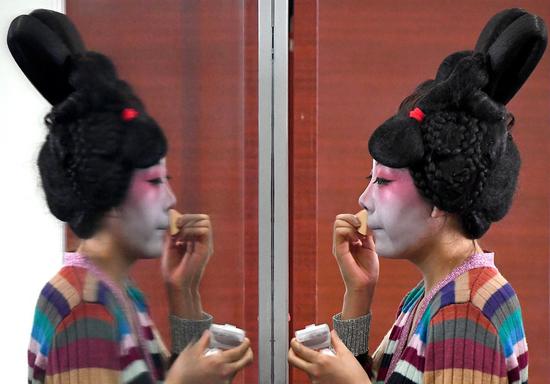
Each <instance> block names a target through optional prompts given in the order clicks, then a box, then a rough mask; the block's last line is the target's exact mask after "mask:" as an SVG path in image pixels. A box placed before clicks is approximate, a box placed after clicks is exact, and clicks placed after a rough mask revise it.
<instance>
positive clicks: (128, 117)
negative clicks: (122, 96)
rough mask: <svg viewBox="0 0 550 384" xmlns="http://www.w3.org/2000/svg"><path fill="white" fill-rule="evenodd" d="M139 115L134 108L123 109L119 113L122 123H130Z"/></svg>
mask: <svg viewBox="0 0 550 384" xmlns="http://www.w3.org/2000/svg"><path fill="white" fill-rule="evenodd" d="M138 115H139V112H138V111H136V110H135V109H134V108H124V109H123V110H122V112H121V113H120V116H121V117H122V120H123V121H132V120H134V119H135V118H136V117H137V116H138Z"/></svg>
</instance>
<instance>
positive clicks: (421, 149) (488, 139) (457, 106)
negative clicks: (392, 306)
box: [369, 9, 547, 239]
mask: <svg viewBox="0 0 550 384" xmlns="http://www.w3.org/2000/svg"><path fill="white" fill-rule="evenodd" d="M546 42H547V32H546V28H545V26H544V22H543V21H542V19H540V18H539V17H538V16H535V15H531V14H529V13H527V12H526V11H524V10H521V9H509V10H505V11H502V12H500V13H498V14H497V15H495V16H494V17H493V18H491V20H489V22H488V24H487V25H486V27H485V28H484V29H483V31H482V32H481V34H480V36H479V39H478V42H477V45H476V47H475V49H474V50H473V51H460V52H455V53H453V54H451V55H449V56H448V57H447V58H446V59H445V60H444V61H443V62H442V64H441V65H440V67H439V69H438V71H437V74H436V77H435V79H434V80H428V81H425V82H423V83H422V84H420V85H419V86H418V87H417V88H416V90H415V91H414V92H413V94H412V95H410V96H409V97H407V98H406V99H405V100H404V101H403V102H402V103H401V106H400V107H399V110H398V112H397V114H396V115H395V116H393V117H391V118H390V119H388V120H387V121H386V122H384V123H383V124H382V125H381V126H380V127H378V128H377V129H376V130H375V131H374V133H373V135H372V136H371V138H370V140H369V151H370V153H371V155H372V156H373V158H374V159H375V160H376V161H377V162H379V163H381V164H383V165H386V166H389V167H393V168H408V169H409V170H410V173H411V176H412V178H413V180H414V183H415V185H416V187H417V188H418V190H419V191H420V193H421V194H422V195H423V196H424V197H425V198H426V199H427V200H428V201H430V202H431V203H433V204H434V205H435V206H437V207H438V208H440V209H443V210H445V211H447V212H449V213H454V214H457V215H458V217H459V219H460V222H461V225H462V229H463V231H464V233H465V235H466V236H467V237H468V238H471V239H477V238H479V237H481V236H482V235H483V234H484V233H485V232H486V231H487V230H488V229H489V226H490V225H491V223H492V222H495V221H497V220H500V219H502V218H503V217H504V215H505V214H506V213H507V212H508V210H509V208H510V206H511V203H512V198H513V196H514V192H515V189H516V184H517V178H518V173H519V168H520V156H519V152H518V149H517V147H516V145H515V143H514V141H513V138H512V135H511V128H512V125H513V122H514V117H513V116H512V115H511V114H510V113H509V112H508V111H507V110H506V107H505V105H506V103H508V101H509V100H510V99H511V98H512V97H513V96H514V95H515V93H516V92H517V91H518V90H519V89H520V88H521V86H522V85H523V83H524V82H525V81H526V80H527V78H528V77H529V75H530V74H531V72H532V71H533V69H534V68H535V66H536V65H537V63H538V62H539V60H540V58H541V57H542V54H543V52H544V50H545V48H546Z"/></svg>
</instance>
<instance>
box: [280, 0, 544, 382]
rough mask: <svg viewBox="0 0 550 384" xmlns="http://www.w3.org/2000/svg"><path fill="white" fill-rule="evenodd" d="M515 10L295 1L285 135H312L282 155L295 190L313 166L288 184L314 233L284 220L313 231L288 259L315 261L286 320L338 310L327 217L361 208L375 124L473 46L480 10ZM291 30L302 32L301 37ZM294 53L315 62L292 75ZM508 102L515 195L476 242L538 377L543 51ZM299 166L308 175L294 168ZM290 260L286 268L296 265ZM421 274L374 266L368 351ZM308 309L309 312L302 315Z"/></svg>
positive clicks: (392, 265) (320, 318)
mask: <svg viewBox="0 0 550 384" xmlns="http://www.w3.org/2000/svg"><path fill="white" fill-rule="evenodd" d="M311 3H313V4H314V5H311ZM514 5H515V3H513V2H510V1H496V0H490V1H489V0H488V1H484V2H478V1H473V0H467V1H461V2H450V1H438V0H424V1H420V0H413V1H407V2H398V3H397V2H385V1H369V2H365V1H362V0H346V1H340V0H338V1H337V0H326V1H322V2H321V1H313V2H301V1H297V2H295V5H294V6H295V17H294V20H293V23H294V30H295V33H294V63H293V66H294V68H295V70H294V73H293V74H291V76H292V77H293V84H294V95H293V96H294V102H293V107H294V111H293V119H294V130H293V134H292V139H293V140H294V143H298V142H300V140H303V139H304V138H308V137H310V136H311V134H312V132H317V134H316V137H315V138H314V140H315V141H314V142H315V144H314V145H315V147H316V150H315V151H314V152H313V153H308V152H307V151H305V150H304V149H303V148H301V149H296V148H295V149H294V150H293V152H292V153H293V162H294V164H296V165H295V167H294V168H295V169H294V177H293V183H294V185H295V186H296V185H300V184H301V183H302V179H301V176H300V175H305V179H304V183H306V185H310V183H311V180H312V178H313V176H312V175H311V173H315V175H316V185H315V188H314V191H313V192H309V191H308V190H306V189H304V190H298V189H296V188H295V189H294V191H293V194H292V197H293V199H294V200H293V201H295V202H294V203H293V206H294V209H295V210H296V205H297V201H300V202H301V203H306V204H309V206H308V207H303V206H302V207H300V210H301V211H303V212H311V211H314V212H315V213H314V215H315V219H316V223H317V224H316V228H314V227H311V223H310V222H302V220H301V219H300V216H298V215H296V214H295V215H294V217H293V218H292V223H293V226H294V229H293V231H294V235H295V236H296V235H297V234H300V236H305V234H307V233H314V234H315V236H314V237H312V238H311V239H309V240H307V244H309V246H310V247H311V249H313V250H314V253H315V256H314V257H313V256H311V250H308V251H306V252H304V256H302V254H300V253H299V252H300V249H302V248H307V245H303V244H302V245H300V248H298V247H297V246H296V245H295V244H292V245H291V249H292V250H293V252H294V255H293V256H292V257H293V260H300V259H301V258H302V257H303V259H304V260H305V261H304V260H301V261H300V263H301V264H304V263H305V262H306V261H307V262H308V263H311V265H312V268H315V276H313V274H312V273H311V272H309V273H308V272H306V273H305V277H306V279H305V282H304V283H301V278H300V276H297V275H295V276H294V277H293V280H292V283H293V292H294V293H296V292H297V291H298V292H301V293H300V294H305V293H309V292H311V291H312V290H313V291H315V293H314V294H313V296H311V297H309V298H303V299H301V300H302V301H297V297H298V296H297V295H296V294H295V295H294V303H293V306H292V308H294V309H296V308H299V307H300V305H301V304H302V303H303V304H304V305H306V306H307V308H308V310H307V313H304V314H303V315H305V316H308V317H307V318H300V317H298V315H299V314H300V312H299V311H297V310H295V312H294V313H293V314H292V315H293V320H294V324H307V323H313V322H316V323H322V322H328V323H329V324H330V322H331V315H332V314H334V313H336V312H338V311H340V309H341V299H342V295H343V292H344V289H343V283H342V281H341V278H340V275H339V272H338V267H337V264H336V262H335V260H334V259H333V256H332V254H331V238H332V223H333V220H334V217H335V215H337V214H338V213H342V212H351V213H354V212H356V211H358V210H359V206H358V205H357V198H358V197H359V195H360V193H361V192H362V190H363V189H364V188H365V186H366V184H367V182H366V180H365V177H366V176H367V175H368V174H369V173H370V168H371V158H370V155H369V154H368V149H367V142H368V138H369V136H370V134H371V133H372V131H373V130H374V128H376V126H378V125H379V124H380V123H382V122H383V121H384V120H385V119H386V118H388V117H389V116H390V115H392V114H393V113H394V112H395V110H396V108H397V106H398V105H399V102H400V101H401V99H402V98H403V97H405V96H407V95H408V94H409V92H410V91H411V90H412V89H413V88H414V87H415V86H416V85H417V84H418V83H419V82H420V81H422V80H424V79H427V78H431V77H432V76H433V74H434V73H435V71H436V69H437V66H438V65H439V63H440V61H441V60H442V59H443V58H444V57H445V56H446V55H447V54H448V53H450V52H452V51H456V50H461V49H467V48H471V47H472V46H473V44H474V43H475V40H476V39H477V36H478V34H479V32H480V30H481V28H482V27H483V26H484V25H485V23H486V21H487V20H488V19H489V17H491V16H492V15H493V14H495V13H496V12H498V11H499V10H501V9H504V8H506V7H512V6H514ZM521 6H522V7H524V8H526V9H528V10H530V11H532V12H534V13H537V14H539V15H540V16H542V17H543V18H544V19H545V20H546V21H547V23H550V7H548V4H546V3H545V2H540V1H523V2H521ZM301 8H302V11H301ZM305 9H309V10H312V9H313V10H315V9H317V12H318V23H317V24H316V28H317V40H316V42H311V41H310V40H311V34H310V33H307V31H309V30H311V28H312V26H311V25H310V24H309V23H312V17H311V15H310V14H306V13H304V12H305V11H304V10H305ZM300 30H301V31H306V33H304V32H302V33H303V34H302V35H301V34H299V33H298V31H300ZM311 47H316V49H311ZM299 60H306V61H307V63H309V64H308V65H312V63H315V62H316V63H317V67H316V68H317V71H316V76H313V77H312V76H311V75H310V74H307V73H302V72H300V71H298V70H297V69H296V68H300V66H304V65H305V64H304V63H300V62H299ZM312 90H314V91H312ZM508 106H509V109H510V110H511V111H512V112H513V113H514V114H515V115H516V126H515V128H514V137H515V139H516V142H517V143H518V146H519V148H520V151H521V154H522V158H523V165H522V170H521V174H520V183H519V190H518V193H517V196H516V199H515V202H514V205H513V207H512V209H511V211H510V213H509V214H508V215H507V216H506V217H505V218H504V220H502V222H500V223H497V224H495V225H493V227H492V228H491V229H490V230H489V233H488V234H487V236H485V237H484V238H483V239H482V241H481V244H482V245H483V246H484V247H485V248H486V249H491V250H494V251H495V252H496V263H497V266H498V267H499V269H500V271H501V272H502V273H503V274H504V276H505V277H506V278H507V279H508V280H509V281H510V282H511V284H512V285H513V286H514V288H515V289H516V291H517V293H518V296H519V298H520V301H521V304H522V308H523V317H524V322H525V328H526V333H527V340H528V343H529V348H530V379H531V380H530V381H533V382H546V381H547V377H548V376H549V373H550V372H549V368H548V367H549V366H550V364H549V363H550V360H549V359H550V358H549V356H550V342H549V341H550V340H549V336H550V335H549V333H550V329H549V324H550V323H549V320H548V319H549V307H548V297H549V294H550V292H549V284H548V275H549V274H548V272H549V256H550V248H549V241H548V233H550V216H549V215H550V204H549V202H550V194H549V193H550V182H549V181H550V176H549V174H550V172H549V171H550V163H549V162H548V160H547V152H548V150H549V149H550V138H549V137H550V128H549V125H548V123H549V119H548V110H549V106H550V53H549V52H546V54H545V57H544V58H543V60H542V62H541V64H540V65H539V67H538V68H537V69H536V71H535V72H534V74H533V75H532V77H531V78H530V79H529V81H528V83H527V84H526V85H525V86H524V88H523V89H522V90H521V91H520V92H519V93H518V94H517V95H516V97H515V99H514V100H513V101H512V102H511V103H510V104H509V105H508ZM312 109H313V112H311V110H312ZM304 112H305V116H308V114H310V113H312V114H313V115H315V114H316V115H317V119H316V126H315V127H311V126H309V125H301V124H299V123H298V120H299V117H300V116H301V115H302V113H304ZM314 124H315V123H314ZM295 147H296V144H295ZM308 156H313V159H314V160H313V161H312V158H309V157H308ZM304 157H305V158H304ZM303 164H306V166H308V167H309V169H310V171H309V172H308V170H307V169H300V172H297V168H299V167H301V165H303ZM300 191H301V192H300ZM299 193H313V194H314V196H309V197H304V196H299ZM308 202H309V203H308ZM304 241H306V240H302V242H304ZM297 265H298V264H296V263H295V264H293V268H294V269H295V270H296V268H297ZM420 278H421V275H420V273H419V272H418V271H417V270H416V269H415V267H414V266H412V265H411V264H408V263H407V262H404V261H388V260H382V261H381V278H380V283H379V285H378V287H377V292H376V298H375V303H374V308H373V314H374V318H373V324H372V331H371V343H370V344H371V349H372V348H375V347H376V345H377V343H378V342H379V341H380V340H381V338H382V336H383V334H384V333H385V332H386V331H387V329H388V327H389V326H390V325H391V323H392V321H393V318H394V316H395V311H396V309H397V306H398V304H399V301H400V299H401V298H402V297H403V295H404V294H405V293H406V292H407V291H408V290H409V289H410V288H411V287H412V286H413V285H414V284H415V283H416V282H417V281H418V280H419V279H420ZM312 279H314V281H313V282H312V281H311V280H312ZM301 284H302V285H301ZM312 284H313V285H314V286H315V289H312V287H311V285H312ZM311 305H313V306H314V307H315V310H314V312H315V316H312V315H311V313H310V312H311V309H310V306H311ZM300 382H305V381H300Z"/></svg>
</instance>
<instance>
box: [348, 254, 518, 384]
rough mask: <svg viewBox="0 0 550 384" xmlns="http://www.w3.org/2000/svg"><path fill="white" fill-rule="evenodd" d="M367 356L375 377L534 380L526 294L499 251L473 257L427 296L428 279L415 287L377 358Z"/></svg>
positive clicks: (446, 381)
mask: <svg viewBox="0 0 550 384" xmlns="http://www.w3.org/2000/svg"><path fill="white" fill-rule="evenodd" d="M415 312H417V314H416V316H415ZM413 318H414V319H418V320H416V323H415V324H412V323H413ZM362 357H366V356H358V359H359V360H360V361H365V367H366V369H367V372H369V376H370V377H371V379H372V381H373V383H439V384H451V383H452V384H458V383H461V384H464V383H491V384H492V383H499V384H504V383H527V376H528V373H527V370H528V352H527V342H526V339H525V332H524V328H523V321H522V316H521V309H520V305H519V301H518V298H517V296H516V294H515V292H514V290H513V288H512V287H511V286H510V284H509V283H508V282H507V281H506V280H505V279H504V277H502V275H501V274H500V273H499V272H498V270H497V269H496V267H495V266H494V264H493V254H492V253H485V254H479V255H474V256H472V257H471V258H470V259H468V260H467V261H466V262H465V263H464V264H463V265H462V266H460V267H458V268H457V269H455V271H453V272H452V273H451V274H450V275H449V276H447V278H446V279H445V280H443V281H442V282H441V283H440V284H438V285H437V286H436V287H434V289H432V290H431V291H430V292H428V294H426V295H425V292H424V286H423V283H420V284H419V285H418V286H416V287H415V288H414V289H413V290H412V291H410V292H409V293H408V294H407V295H406V296H405V298H404V299H403V301H402V303H401V305H400V307H399V310H398V314H397V318H396V320H395V322H394V325H393V327H392V328H391V329H390V331H389V332H388V334H387V335H386V336H385V338H384V340H383V341H382V343H381V344H380V346H379V347H378V348H377V350H376V351H375V352H374V353H373V355H372V358H366V359H362Z"/></svg>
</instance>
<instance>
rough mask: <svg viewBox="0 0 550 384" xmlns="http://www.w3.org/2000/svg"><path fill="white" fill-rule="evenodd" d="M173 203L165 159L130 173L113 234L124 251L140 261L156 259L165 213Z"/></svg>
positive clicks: (165, 228)
mask: <svg viewBox="0 0 550 384" xmlns="http://www.w3.org/2000/svg"><path fill="white" fill-rule="evenodd" d="M175 203H176V198H175V196H174V193H173V192H172V189H171V187H170V183H169V182H168V179H167V175H166V161H165V159H162V160H161V161H160V162H159V163H158V164H157V165H154V166H152V167H149V168H145V169H138V170H136V171H134V174H133V176H132V180H131V182H130V188H129V190H128V194H127V196H126V199H125V200H124V201H123V203H122V204H121V205H120V206H119V207H118V209H117V211H118V213H119V219H120V220H117V221H118V223H119V224H118V225H117V232H119V234H120V236H121V241H122V242H123V245H124V247H126V248H127V249H129V250H131V251H132V252H136V253H138V254H140V255H141V257H145V258H154V257H159V256H160V255H161V254H162V251H163V246H164V240H165V234H166V230H167V228H168V210H169V209H170V208H172V207H173V205H174V204H175Z"/></svg>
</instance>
